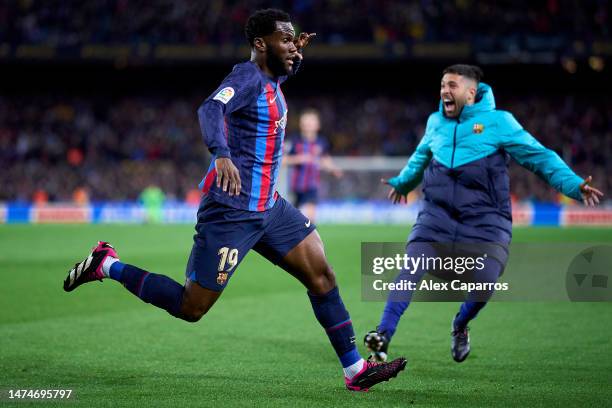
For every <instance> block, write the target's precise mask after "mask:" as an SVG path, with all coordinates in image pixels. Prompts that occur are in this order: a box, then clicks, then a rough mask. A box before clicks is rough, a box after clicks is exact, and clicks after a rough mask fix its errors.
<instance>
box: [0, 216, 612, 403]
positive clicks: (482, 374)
mask: <svg viewBox="0 0 612 408" xmlns="http://www.w3.org/2000/svg"><path fill="white" fill-rule="evenodd" d="M408 230H409V228H408V227H389V226H384V227H377V226H323V227H321V228H320V233H321V236H322V237H323V240H324V242H325V244H326V251H327V254H328V257H329V259H330V262H331V264H332V265H333V266H334V269H335V271H336V274H337V277H338V282H339V286H340V290H341V293H342V295H343V298H344V301H345V303H346V305H347V308H348V309H349V311H350V313H351V316H352V319H353V322H354V326H355V331H356V335H357V339H358V344H359V348H360V350H361V351H362V352H363V353H364V354H365V350H364V348H363V345H362V344H361V339H362V337H363V334H364V333H365V332H366V331H367V330H370V329H372V328H374V327H375V326H376V324H377V322H378V318H379V316H380V313H381V311H382V308H383V304H382V303H372V302H362V301H361V299H360V296H361V295H360V277H359V259H360V257H359V250H360V245H359V243H360V241H362V240H363V241H403V240H405V238H406V236H407V233H408ZM192 231H193V230H192V228H191V227H190V226H150V225H143V226H112V225H110V226H109V225H100V226H19V225H17V226H1V227H0V276H1V282H2V285H1V289H0V291H1V292H0V294H1V296H0V311H1V312H0V389H1V390H2V396H1V397H0V398H1V400H0V405H14V406H27V405H32V406H47V405H68V406H85V407H95V406H113V407H114V406H138V407H140V406H156V407H166V406H167V407H185V406H262V407H270V406H278V407H298V406H308V407H319V406H320V407H331V406H334V407H336V406H346V407H355V406H368V407H394V406H398V407H399V406H402V407H406V406H421V407H441V406H452V407H459V406H466V407H474V406H563V407H567V406H597V407H601V406H609V404H610V403H611V401H612V340H611V339H612V304H610V303H569V302H566V303H546V302H541V303H517V302H515V303H509V302H508V303H502V302H495V303H492V304H490V305H488V306H487V308H485V309H484V310H483V312H482V314H481V315H480V316H479V317H478V318H477V319H476V320H475V321H474V322H472V324H471V336H472V337H471V339H472V354H471V355H470V357H469V358H468V360H467V361H466V362H465V363H462V364H457V363H455V362H454V361H452V360H451V357H450V352H449V343H450V342H449V326H450V319H451V317H452V316H453V315H454V313H455V311H456V310H457V307H458V304H457V303H415V304H413V305H412V306H411V308H410V309H409V310H408V312H407V313H406V315H405V316H404V319H403V320H402V322H401V324H400V327H399V329H398V333H397V334H396V336H395V338H394V341H393V344H392V349H391V354H392V356H396V355H398V354H400V353H401V354H403V355H405V356H406V357H407V358H408V360H409V362H408V367H407V370H406V371H405V372H404V373H402V375H400V376H399V377H398V378H397V379H395V380H393V381H391V382H389V383H384V384H382V385H379V386H377V387H375V388H373V389H372V391H371V392H369V393H364V394H361V393H351V392H348V391H346V390H345V389H344V383H343V380H342V375H341V370H340V366H339V364H338V362H337V359H336V356H335V354H334V352H333V349H332V348H331V346H330V345H329V343H328V340H327V338H326V336H325V334H324V332H323V330H322V329H321V328H320V327H319V325H318V323H317V322H316V320H315V318H314V315H313V313H312V310H311V307H310V304H309V302H308V299H307V297H306V294H305V290H304V289H303V288H302V287H301V285H300V284H299V283H298V282H297V281H295V280H294V279H293V278H291V277H290V276H289V275H288V274H286V273H284V272H283V271H282V270H280V269H278V268H276V267H274V266H273V265H271V264H269V263H268V262H267V261H266V260H264V259H263V258H261V257H260V256H259V255H257V254H256V253H251V254H249V255H248V256H247V258H246V259H245V261H244V262H243V263H242V265H241V266H240V267H239V269H238V271H237V273H236V274H235V275H234V277H233V279H232V281H231V283H230V284H229V286H228V289H227V290H226V292H225V293H224V294H223V295H222V297H221V299H220V300H219V302H218V303H217V304H216V305H215V306H214V307H213V309H212V310H211V311H210V312H209V314H208V315H206V316H205V317H204V318H203V319H202V320H201V321H200V322H198V323H196V324H190V323H185V322H183V321H180V320H177V319H174V318H172V317H170V316H169V315H168V314H166V312H164V311H162V310H159V309H157V308H155V307H152V306H150V305H147V304H145V303H143V302H141V301H140V300H139V299H136V298H135V297H134V296H132V295H131V294H130V293H129V292H127V291H126V290H125V289H124V288H122V287H121V285H119V284H117V283H116V282H112V281H105V282H103V283H99V282H92V283H90V284H87V285H85V286H83V287H81V288H79V289H77V290H76V291H75V292H72V293H64V292H63V290H62V281H63V279H64V276H65V274H66V272H67V270H68V269H69V268H70V267H71V266H72V265H73V264H74V262H76V261H78V260H81V259H82V258H83V257H84V256H85V255H86V253H87V252H88V250H89V249H90V247H91V246H92V245H93V243H94V242H95V241H96V240H98V239H105V240H109V241H111V242H112V243H113V244H114V245H115V246H116V248H117V249H118V251H119V254H120V255H121V256H122V258H123V260H124V261H125V262H128V263H132V264H135V265H139V266H141V267H143V268H146V269H148V270H151V271H154V272H158V273H163V274H166V275H169V276H171V277H173V278H175V279H177V280H179V281H181V282H182V281H183V276H184V275H183V274H184V268H185V263H186V260H187V256H188V254H189V250H190V248H191V237H192ZM514 237H515V238H514V240H515V242H525V241H533V242H553V241H558V242H573V241H583V242H595V241H597V242H612V230H610V229H585V228H576V229H545V228H516V229H515V235H514ZM14 388H22V389H23V388H36V389H43V388H69V389H73V390H74V391H73V392H74V399H73V400H72V401H70V402H65V401H64V402H62V401H46V402H44V403H42V402H38V403H28V402H13V403H11V402H9V401H8V400H7V399H6V395H7V390H8V389H14Z"/></svg>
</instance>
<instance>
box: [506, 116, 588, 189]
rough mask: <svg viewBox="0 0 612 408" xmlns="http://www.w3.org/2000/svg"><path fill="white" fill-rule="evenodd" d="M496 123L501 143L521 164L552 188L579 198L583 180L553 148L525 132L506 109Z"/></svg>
mask: <svg viewBox="0 0 612 408" xmlns="http://www.w3.org/2000/svg"><path fill="white" fill-rule="evenodd" d="M503 113H504V116H503V117H502V120H501V122H500V124H499V126H501V129H503V130H504V132H502V136H501V137H500V143H501V146H500V147H502V148H503V149H504V150H505V151H506V152H508V153H509V154H510V156H512V158H514V160H516V161H517V162H518V163H519V164H520V165H521V166H523V167H525V168H526V169H528V170H530V171H532V172H534V173H535V174H537V175H538V176H539V177H540V178H542V179H543V180H544V181H546V182H547V183H548V184H549V185H551V186H552V187H554V188H555V190H557V191H559V192H561V193H563V194H565V195H566V196H568V197H571V198H573V199H575V200H578V201H582V195H581V193H580V184H582V182H583V180H582V178H580V177H579V176H578V175H576V173H574V172H573V171H572V169H570V168H569V166H568V165H567V164H566V163H565V162H564V161H563V160H562V159H561V158H560V157H559V155H558V154H557V153H555V152H554V151H553V150H550V149H547V148H546V147H544V146H543V145H542V144H541V143H540V142H538V140H537V139H536V138H535V137H533V136H532V135H531V134H530V133H529V132H527V131H526V130H525V129H523V127H522V126H521V125H520V123H518V121H517V120H516V119H515V118H514V116H512V115H511V114H510V113H507V112H503Z"/></svg>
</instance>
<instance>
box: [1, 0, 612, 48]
mask: <svg viewBox="0 0 612 408" xmlns="http://www.w3.org/2000/svg"><path fill="white" fill-rule="evenodd" d="M263 7H278V8H282V9H284V10H286V11H288V12H290V13H291V15H292V18H293V20H294V22H295V23H296V24H297V27H298V29H303V30H304V31H309V32H317V33H318V34H319V37H318V39H317V41H318V42H322V43H330V44H338V43H340V44H341V43H345V42H374V43H378V44H390V43H393V42H395V41H470V42H471V43H473V44H474V45H475V46H477V47H479V49H487V48H490V49H500V48H502V49H506V50H510V49H512V48H514V47H521V48H525V47H526V48H534V47H535V48H538V47H539V46H540V47H541V46H543V47H545V48H550V47H553V46H554V47H559V46H561V47H562V46H567V47H570V46H573V41H574V40H575V39H580V40H584V41H591V40H594V39H610V38H611V33H610V27H612V24H611V22H610V12H611V8H612V7H611V5H610V2H609V1H604V0H583V1H575V0H547V1H539V2H534V1H528V0H516V1H505V2H491V1H487V0H439V1H433V0H420V1H410V2H408V1H391V0H381V1H372V0H358V1H354V0H350V1H349V0H327V1H324V0H295V1H288V0H285V1H279V0H277V1H262V0H240V1H237V0H231V1H227V0H207V1H200V0H88V1H76V0H14V1H5V2H0V43H8V44H13V45H14V44H24V43H25V44H32V43H33V44H49V45H54V46H63V47H71V46H78V45H82V44H87V43H97V44H121V43H122V44H139V43H149V44H157V43H178V44H215V45H218V44H243V43H244V41H245V40H244V34H243V26H244V23H245V21H246V19H247V17H248V16H249V15H250V14H251V13H252V12H253V11H254V10H256V9H258V8H263ZM538 44H539V45H538Z"/></svg>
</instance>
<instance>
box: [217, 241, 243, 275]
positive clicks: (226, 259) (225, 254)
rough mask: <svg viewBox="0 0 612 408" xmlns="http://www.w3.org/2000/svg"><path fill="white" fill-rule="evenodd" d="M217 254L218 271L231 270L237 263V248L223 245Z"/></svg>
mask: <svg viewBox="0 0 612 408" xmlns="http://www.w3.org/2000/svg"><path fill="white" fill-rule="evenodd" d="M217 255H219V256H220V257H221V258H220V259H219V269H218V271H219V272H224V271H225V272H231V270H232V269H234V267H235V266H236V265H238V249H236V248H228V247H223V248H221V249H219V252H218V254H217ZM226 265H227V269H226Z"/></svg>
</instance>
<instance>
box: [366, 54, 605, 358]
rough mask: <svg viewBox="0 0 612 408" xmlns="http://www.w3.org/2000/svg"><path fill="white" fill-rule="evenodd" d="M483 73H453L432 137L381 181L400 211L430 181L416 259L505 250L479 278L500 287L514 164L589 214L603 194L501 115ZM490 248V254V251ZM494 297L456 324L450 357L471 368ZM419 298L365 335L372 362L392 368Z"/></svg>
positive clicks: (395, 308)
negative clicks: (390, 357)
mask: <svg viewBox="0 0 612 408" xmlns="http://www.w3.org/2000/svg"><path fill="white" fill-rule="evenodd" d="M481 77H482V71H481V69H480V68H478V67H476V66H472V65H463V64H457V65H452V66H450V67H448V68H446V69H445V70H444V71H443V77H442V81H441V87H440V98H441V100H440V108H439V111H437V112H434V113H432V114H431V115H430V116H429V119H428V120H427V126H426V129H425V135H424V136H423V139H422V140H421V142H420V143H419V145H418V146H417V148H416V151H415V153H414V154H413V155H412V156H411V157H410V159H409V160H408V163H407V164H406V166H405V167H404V169H403V170H402V171H401V172H400V174H399V175H398V176H397V177H393V178H391V179H389V180H382V181H383V182H384V183H387V184H389V185H390V186H391V187H392V188H391V191H390V192H389V198H390V199H391V200H392V201H393V202H394V203H398V202H400V201H403V200H405V199H406V195H407V194H408V193H409V192H410V191H411V190H412V189H414V188H415V187H416V186H417V185H419V183H421V181H423V192H424V206H423V208H422V209H421V211H420V212H419V215H418V217H417V221H416V223H415V225H414V227H413V228H412V231H411V233H410V236H409V238H408V244H407V247H406V252H407V255H408V256H409V257H419V256H421V255H422V254H424V255H425V256H428V257H429V256H432V257H435V256H442V254H440V253H438V250H439V249H440V245H436V244H432V243H442V244H445V243H456V242H460V243H468V244H473V243H476V244H477V243H489V244H494V246H495V247H497V248H499V251H498V252H499V253H498V254H497V255H496V256H490V257H488V258H487V259H486V261H485V267H484V268H483V269H482V271H479V272H477V273H476V275H475V279H476V280H477V281H478V282H485V283H487V282H488V283H494V282H495V281H496V280H497V279H498V277H499V276H500V274H501V273H502V271H503V268H504V266H505V263H506V261H507V251H508V245H509V244H510V240H511V238H512V214H511V209H510V185H509V177H508V162H509V157H508V156H511V157H513V158H514V159H515V160H516V161H517V162H518V163H519V164H521V165H522V166H524V167H526V168H527V169H529V170H531V171H533V172H534V173H536V174H537V175H539V176H540V177H541V178H542V179H544V180H545V181H546V182H547V183H549V184H550V185H551V186H553V187H554V188H555V189H557V190H558V191H559V192H561V193H563V194H565V195H566V196H568V197H571V198H573V199H575V200H578V201H582V202H583V203H584V204H585V205H587V206H594V205H596V204H598V203H599V198H600V197H601V196H602V195H603V194H602V193H601V191H599V190H597V189H595V188H593V187H591V186H589V183H590V182H591V177H590V176H589V177H587V178H586V179H584V180H583V179H582V178H580V177H578V176H577V175H576V174H575V173H574V172H573V171H572V170H571V169H570V168H569V167H568V166H567V165H566V164H565V162H563V160H561V158H560V157H559V156H558V155H557V154H556V153H555V152H554V151H552V150H549V149H547V148H545V147H544V146H542V145H541V144H540V143H539V142H538V141H537V140H536V139H535V138H534V137H533V136H531V135H530V134H529V133H528V132H527V131H525V130H524V129H523V127H522V126H521V125H520V124H519V123H518V122H517V121H516V119H514V116H512V114H510V113H508V112H505V111H501V110H496V109H495V99H494V98H493V90H492V89H491V87H490V86H488V85H487V84H484V83H482V82H480V79H481ZM489 248H491V246H489ZM426 272H427V271H426V270H425V269H423V268H420V269H418V270H416V271H415V272H414V273H412V274H411V273H408V272H406V271H402V272H401V273H400V274H399V276H398V278H397V279H398V280H399V279H406V280H410V281H415V282H418V281H419V280H420V279H421V278H422V277H423V275H424V274H425V273H426ZM492 294H493V292H492V291H486V292H474V293H471V294H469V295H468V298H467V301H466V302H464V303H463V304H462V305H461V308H460V309H459V312H458V313H457V315H456V316H455V318H454V320H453V323H452V331H451V354H452V357H453V359H454V360H455V361H457V362H462V361H464V360H465V359H466V358H467V356H468V354H469V352H470V343H469V336H468V326H467V325H468V322H469V321H470V320H472V319H473V318H474V317H476V315H477V314H478V312H479V311H480V310H481V309H482V308H483V307H484V306H485V305H486V301H487V300H488V299H489V298H490V296H491V295H492ZM411 297H412V292H411V291H406V292H404V293H402V294H401V295H400V296H398V294H396V293H391V295H390V296H389V298H388V299H387V304H386V306H385V309H384V312H383V314H382V317H381V320H380V324H379V326H378V327H377V329H376V330H374V331H371V332H369V333H368V334H366V337H365V343H366V346H367V347H368V348H369V349H370V350H371V351H372V353H373V356H374V357H376V358H377V359H379V360H386V354H387V349H388V346H389V341H390V340H391V338H392V337H393V335H394V333H395V331H396V329H397V325H398V323H399V320H400V318H401V316H402V314H403V313H404V312H405V310H406V308H407V307H408V305H409V303H410V300H411Z"/></svg>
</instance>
